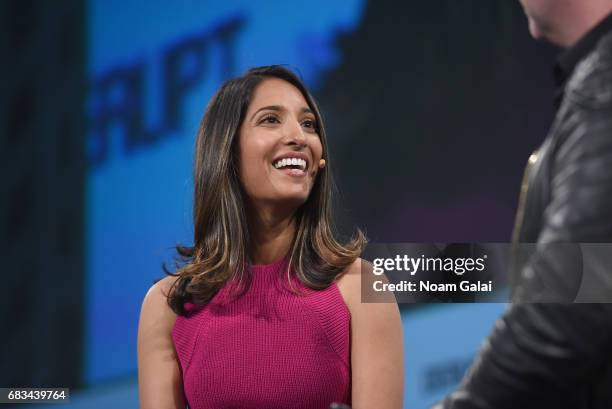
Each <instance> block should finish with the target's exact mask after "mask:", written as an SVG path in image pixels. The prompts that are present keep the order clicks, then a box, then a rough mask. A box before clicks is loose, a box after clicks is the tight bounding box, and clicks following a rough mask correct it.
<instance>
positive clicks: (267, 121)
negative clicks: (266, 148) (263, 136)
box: [259, 115, 280, 124]
mask: <svg viewBox="0 0 612 409" xmlns="http://www.w3.org/2000/svg"><path fill="white" fill-rule="evenodd" d="M279 122H280V121H279V120H278V118H276V117H275V116H273V115H269V116H266V117H263V118H262V119H261V121H259V123H261V124H276V123H279Z"/></svg>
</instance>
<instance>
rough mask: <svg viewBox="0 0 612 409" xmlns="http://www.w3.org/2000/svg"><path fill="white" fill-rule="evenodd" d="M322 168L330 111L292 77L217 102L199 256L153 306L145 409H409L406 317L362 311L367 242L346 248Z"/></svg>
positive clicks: (210, 125)
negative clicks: (348, 408)
mask: <svg viewBox="0 0 612 409" xmlns="http://www.w3.org/2000/svg"><path fill="white" fill-rule="evenodd" d="M324 158H328V150H327V141H326V134H325V129H324V126H323V123H322V120H321V115H320V113H319V109H318V107H317V105H316V103H315V101H314V99H313V98H312V96H311V95H310V93H309V92H308V91H307V90H306V88H305V87H304V85H303V84H302V82H301V81H300V80H299V79H298V78H297V77H296V76H295V75H294V74H293V73H291V72H290V71H288V70H287V69H285V68H283V67H279V66H269V67H260V68H255V69H252V70H250V71H248V72H247V73H246V74H245V75H243V76H242V77H239V78H236V79H232V80H230V81H228V82H226V83H225V84H223V86H222V87H221V88H220V90H219V91H218V92H217V94H216V95H215V96H214V97H213V98H212V99H211V101H210V103H209V105H208V107H207V109H206V112H205V114H204V118H203V120H202V124H201V127H200V130H199V133H198V137H197V142H196V152H195V172H194V182H195V194H194V211H193V216H194V245H193V246H191V247H184V246H178V247H177V251H178V253H179V255H180V256H181V257H182V261H183V264H182V265H180V266H177V270H176V272H175V273H169V277H166V278H165V279H163V280H161V281H159V282H158V283H157V284H155V285H154V286H153V287H152V288H151V290H150V291H149V292H148V293H147V296H146V297H145V300H144V302H143V306H142V311H141V318H140V324H139V333H138V368H139V394H140V399H141V407H143V408H184V407H185V404H186V403H188V404H189V407H190V408H191V409H199V408H243V407H244V408H251V409H258V408H321V409H326V408H328V407H329V406H330V404H331V403H333V402H341V403H349V404H352V405H353V407H354V408H356V409H361V408H370V407H376V408H381V409H384V408H400V407H401V405H402V387H403V372H402V368H403V360H402V359H398V357H400V358H401V356H402V350H401V348H402V344H403V342H402V332H401V322H400V318H399V311H398V309H397V305H396V304H394V303H390V304H362V303H361V302H360V273H361V260H360V259H359V255H360V253H361V251H362V249H363V246H364V244H365V238H364V236H363V235H362V234H361V232H360V231H357V234H356V235H355V237H354V238H353V240H352V241H351V242H349V243H347V244H342V243H340V242H339V241H338V240H337V239H336V238H335V236H334V233H333V230H332V219H331V203H330V189H331V188H330V187H331V183H332V181H331V173H330V169H329V168H328V167H326V166H325V164H326V161H325V159H324ZM328 159H329V158H328Z"/></svg>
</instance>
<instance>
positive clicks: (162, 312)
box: [140, 276, 177, 333]
mask: <svg viewBox="0 0 612 409" xmlns="http://www.w3.org/2000/svg"><path fill="white" fill-rule="evenodd" d="M176 280H177V277H174V276H168V277H165V278H163V279H161V280H159V281H158V282H156V283H155V284H153V285H152V286H151V288H149V290H148V291H147V294H146V295H145V297H144V300H143V302H142V308H141V313H140V320H141V324H142V323H144V324H148V323H150V324H151V325H155V326H156V327H157V328H158V329H160V330H164V332H165V331H171V330H172V326H173V325H174V321H175V320H176V317H177V315H176V313H175V312H174V311H172V308H170V305H168V294H169V293H170V291H172V287H173V285H174V282H175V281H176ZM153 323H156V324H153ZM168 333H169V332H168Z"/></svg>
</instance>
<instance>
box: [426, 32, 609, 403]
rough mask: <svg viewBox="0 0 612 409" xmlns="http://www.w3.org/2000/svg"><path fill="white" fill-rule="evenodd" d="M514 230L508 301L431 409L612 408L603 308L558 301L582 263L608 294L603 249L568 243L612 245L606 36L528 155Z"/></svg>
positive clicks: (577, 281) (571, 289)
mask: <svg viewBox="0 0 612 409" xmlns="http://www.w3.org/2000/svg"><path fill="white" fill-rule="evenodd" d="M517 226H518V228H517V229H515V240H516V241H517V242H528V243H538V246H537V250H535V252H533V253H531V254H528V255H526V256H525V255H522V256H521V254H519V257H518V258H517V262H516V270H515V271H516V273H514V280H513V304H512V305H511V306H510V307H509V308H508V310H507V311H506V312H505V313H504V314H503V316H502V317H501V318H500V319H499V320H498V321H497V323H496V325H495V328H494V330H493V332H492V334H491V335H490V336H489V338H488V339H487V340H486V341H485V343H484V345H483V347H482V349H481V351H480V353H479V356H478V357H477V358H476V360H475V362H474V364H473V366H472V368H471V369H470V370H469V371H468V373H467V374H466V377H465V379H464V381H463V382H462V385H461V386H460V387H459V389H458V390H457V391H456V392H454V393H452V394H451V395H449V396H448V397H447V398H446V400H445V401H444V402H442V403H441V404H440V405H439V406H438V408H445V409H451V408H452V409H464V408H481V409H484V408H487V409H488V408H491V409H493V408H495V409H504V408H509V409H510V408H511V409H518V408H520V409H529V408H555V409H559V408H590V409H591V408H612V304H610V303H592V304H571V303H567V302H571V301H572V300H574V299H575V298H576V297H578V298H579V299H580V297H581V294H582V293H581V286H582V284H581V282H582V278H583V277H582V273H583V270H582V266H583V265H584V264H585V263H591V264H592V265H594V266H596V268H595V269H594V270H595V273H593V274H592V277H590V279H591V281H592V284H593V285H592V287H593V288H594V289H595V290H598V292H597V295H598V297H600V298H598V299H603V300H608V301H610V299H612V263H611V262H610V258H611V256H612V254H611V253H612V252H610V251H604V252H599V253H596V254H590V255H588V256H587V255H584V254H583V253H582V251H581V248H580V246H579V245H577V244H571V243H580V242H583V243H584V242H588V243H612V33H608V34H607V35H605V36H604V37H603V38H602V39H601V40H600V41H599V43H598V45H597V46H596V48H595V49H594V51H592V52H591V53H590V54H589V55H588V56H587V57H586V58H585V59H583V60H582V61H581V62H580V64H579V65H578V66H577V67H576V69H575V70H574V72H573V74H572V76H571V78H570V80H569V82H568V83H567V86H566V88H565V95H564V98H563V103H562V105H561V107H560V109H559V111H558V113H557V117H556V119H555V122H554V123H553V126H552V128H551V131H550V133H549V135H548V137H547V139H546V140H545V142H544V144H543V145H542V147H541V148H540V149H539V151H538V153H537V155H535V156H532V158H530V165H528V169H527V170H526V183H525V184H524V186H523V189H522V198H521V201H520V203H519V212H518V214H517ZM556 243H566V244H556ZM567 243H570V244H567ZM546 244H549V245H548V246H546ZM519 253H520V252H519ZM583 256H584V257H583ZM551 287H554V288H553V289H554V290H558V291H560V292H558V291H553V292H552V293H551V292H548V290H549V289H550V288H551ZM551 294H552V295H551ZM582 296H583V299H584V300H585V301H589V300H590V299H589V298H586V297H584V295H583V294H582ZM551 300H553V301H562V302H566V303H544V302H542V301H551Z"/></svg>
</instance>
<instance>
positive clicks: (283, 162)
mask: <svg viewBox="0 0 612 409" xmlns="http://www.w3.org/2000/svg"><path fill="white" fill-rule="evenodd" d="M273 166H274V167H275V168H276V169H280V168H284V167H286V166H299V167H300V169H302V170H306V161H305V160H304V159H299V158H285V159H280V160H278V161H276V162H274V163H273Z"/></svg>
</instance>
